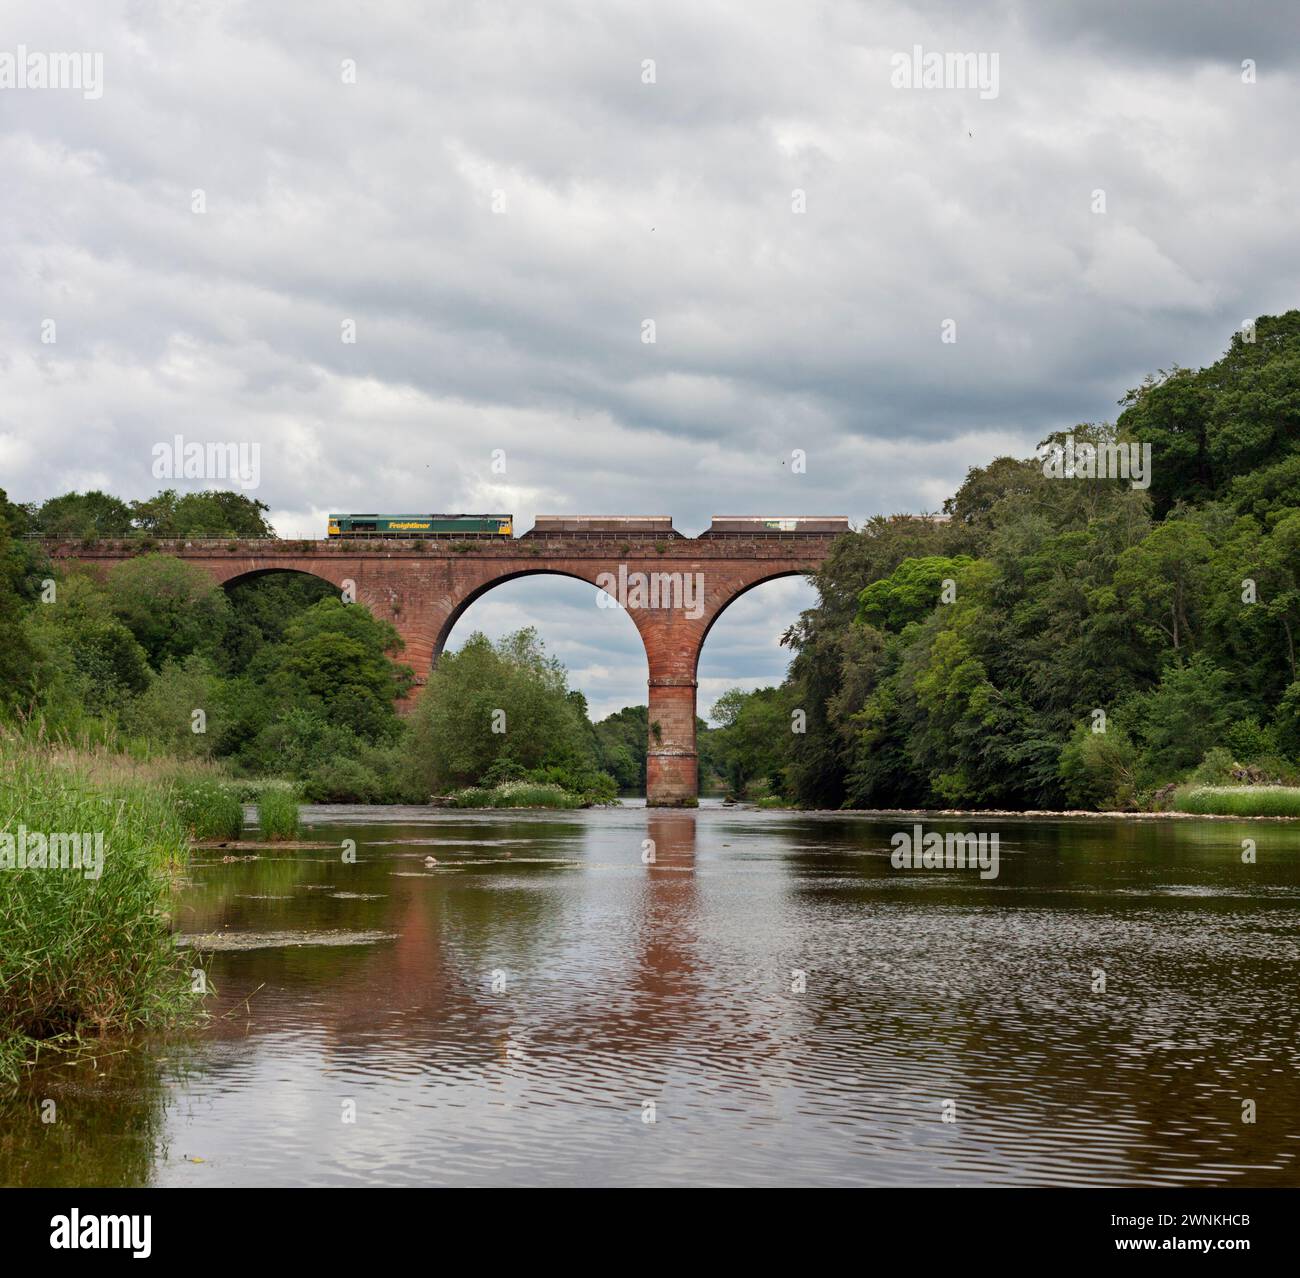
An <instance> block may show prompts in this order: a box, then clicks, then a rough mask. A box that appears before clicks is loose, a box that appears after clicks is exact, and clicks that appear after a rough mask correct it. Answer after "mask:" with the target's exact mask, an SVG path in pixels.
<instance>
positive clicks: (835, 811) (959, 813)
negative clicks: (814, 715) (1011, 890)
mask: <svg viewBox="0 0 1300 1278" xmlns="http://www.w3.org/2000/svg"><path fill="white" fill-rule="evenodd" d="M767 810H769V811H771V810H772V809H767ZM780 810H781V811H788V812H796V811H797V812H799V813H800V814H801V815H805V814H806V815H811V816H816V815H818V814H819V813H826V814H829V815H833V816H860V817H873V818H879V817H916V818H921V819H923V820H927V821H947V820H998V821H1005V820H1015V819H1024V820H1033V821H1049V820H1050V821H1074V820H1087V821H1300V815H1296V816H1279V815H1275V814H1271V813H1247V812H1242V813H1218V812H1214V813H1211V812H1094V811H1091V810H1090V809H1088V808H1065V809H1061V810H1058V811H1052V810H1047V809H1037V808H1035V809H1031V810H1026V811H1014V810H1011V809H1003V808H998V809H992V808H822V809H803V808H785V809H780Z"/></svg>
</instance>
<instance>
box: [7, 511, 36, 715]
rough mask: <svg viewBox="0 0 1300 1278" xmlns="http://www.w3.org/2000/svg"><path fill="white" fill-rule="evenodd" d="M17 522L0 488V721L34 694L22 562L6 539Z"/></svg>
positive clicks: (22, 706)
mask: <svg viewBox="0 0 1300 1278" xmlns="http://www.w3.org/2000/svg"><path fill="white" fill-rule="evenodd" d="M20 518H21V515H20V512H19V511H18V508H17V507H15V506H13V505H11V504H10V502H9V498H8V497H7V496H6V494H5V491H4V489H3V488H0V635H3V640H2V641H0V717H9V716H11V715H13V714H14V713H15V712H16V711H18V710H20V709H23V708H26V707H27V706H29V705H30V704H31V701H32V698H33V696H34V695H35V692H36V684H35V678H36V654H35V652H34V651H33V650H32V645H31V640H30V639H29V637H28V635H27V632H26V630H25V629H24V627H23V616H24V613H25V611H26V609H25V607H24V604H23V600H22V597H21V595H20V594H19V586H20V582H21V580H22V575H23V571H24V568H25V560H24V559H23V557H22V556H21V555H20V554H19V552H18V549H17V548H16V547H15V545H14V540H13V538H12V536H11V535H10V529H11V527H12V526H13V524H15V523H17V522H19V520H20Z"/></svg>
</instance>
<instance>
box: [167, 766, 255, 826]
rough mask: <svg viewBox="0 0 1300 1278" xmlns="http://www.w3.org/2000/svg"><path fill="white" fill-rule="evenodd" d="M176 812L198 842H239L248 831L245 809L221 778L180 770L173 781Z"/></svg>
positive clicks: (199, 772)
mask: <svg viewBox="0 0 1300 1278" xmlns="http://www.w3.org/2000/svg"><path fill="white" fill-rule="evenodd" d="M170 783H171V789H172V792H173V795H174V798H175V802H176V810H177V812H178V814H179V815H180V819H181V821H182V823H183V824H184V826H185V828H186V830H187V831H188V832H189V834H190V837H191V838H194V839H237V838H239V836H240V834H241V833H242V832H243V829H244V806H243V804H242V803H240V801H239V799H238V797H237V795H236V794H235V793H234V791H232V790H231V788H230V786H228V785H227V784H225V782H224V781H222V780H221V779H220V778H219V777H215V776H210V775H207V774H205V773H204V772H202V771H197V770H190V769H185V770H177V772H176V773H175V774H174V775H173V776H172V777H171V779H170Z"/></svg>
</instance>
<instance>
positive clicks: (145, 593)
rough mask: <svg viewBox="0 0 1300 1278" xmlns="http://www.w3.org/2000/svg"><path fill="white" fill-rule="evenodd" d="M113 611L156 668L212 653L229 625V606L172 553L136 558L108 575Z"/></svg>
mask: <svg viewBox="0 0 1300 1278" xmlns="http://www.w3.org/2000/svg"><path fill="white" fill-rule="evenodd" d="M108 596H109V599H110V601H111V602H112V606H113V611H114V612H115V613H116V614H117V616H118V618H119V619H120V620H121V621H122V622H124V623H125V625H126V626H127V627H128V628H129V629H130V631H131V633H132V634H133V635H134V636H135V637H136V639H137V641H138V642H139V643H140V646H141V647H142V648H143V649H144V650H145V652H146V654H148V658H149V664H150V665H151V666H152V667H153V668H154V670H161V669H162V667H163V664H164V663H165V662H167V661H184V659H185V658H186V657H188V656H189V655H190V654H191V653H193V652H198V653H202V654H204V655H210V654H212V653H213V652H214V651H215V650H216V648H217V647H218V645H219V644H220V643H221V639H222V636H223V635H224V634H225V630H226V626H227V625H228V624H229V622H230V602H229V600H228V599H227V598H226V596H225V593H224V592H223V591H222V589H221V587H220V586H216V585H214V584H213V582H212V578H211V577H209V576H208V574H207V573H206V572H204V571H203V569H202V568H200V567H199V566H198V565H197V564H192V563H187V562H186V561H185V560H183V559H176V558H175V557H173V556H171V555H140V556H138V557H136V558H134V559H128V560H126V561H125V562H123V563H120V564H118V565H117V566H116V567H115V568H113V570H112V571H111V572H110V573H109V575H108Z"/></svg>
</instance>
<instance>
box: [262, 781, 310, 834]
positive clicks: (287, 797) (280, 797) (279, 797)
mask: <svg viewBox="0 0 1300 1278" xmlns="http://www.w3.org/2000/svg"><path fill="white" fill-rule="evenodd" d="M257 823H258V826H259V827H260V829H261V831H262V837H263V838H264V839H296V838H297V837H298V833H299V828H300V827H299V824H298V800H297V799H296V798H294V796H293V795H292V794H289V793H287V792H286V791H284V790H267V791H266V792H265V793H264V794H263V795H262V799H261V802H260V803H258V805H257Z"/></svg>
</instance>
